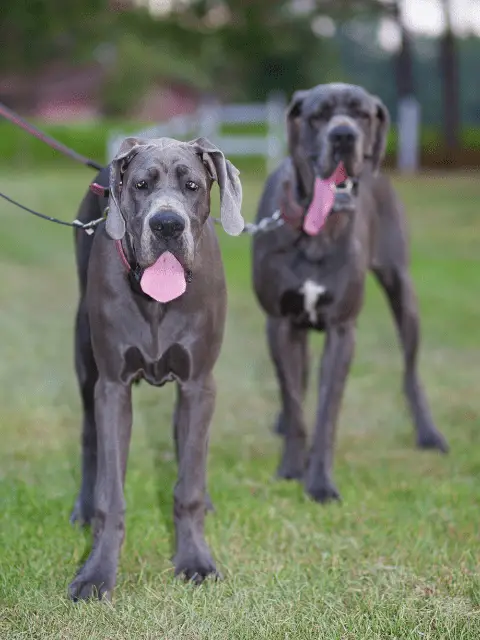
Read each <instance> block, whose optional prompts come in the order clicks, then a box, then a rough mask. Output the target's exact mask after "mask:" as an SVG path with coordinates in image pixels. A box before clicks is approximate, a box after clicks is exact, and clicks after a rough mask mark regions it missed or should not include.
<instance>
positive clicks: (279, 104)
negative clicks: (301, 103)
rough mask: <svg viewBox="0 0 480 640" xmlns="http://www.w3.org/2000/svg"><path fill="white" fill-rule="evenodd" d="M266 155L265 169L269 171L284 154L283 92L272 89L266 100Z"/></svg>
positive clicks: (284, 103) (284, 104) (284, 102)
mask: <svg viewBox="0 0 480 640" xmlns="http://www.w3.org/2000/svg"><path fill="white" fill-rule="evenodd" d="M266 107H267V157H266V169H267V172H268V173H271V172H272V171H273V170H274V169H275V168H276V167H277V165H278V164H279V163H280V161H281V159H282V157H283V155H284V151H285V149H284V147H285V137H284V118H285V109H286V99H285V94H284V93H283V92H282V91H272V92H271V93H270V95H269V96H268V100H267V104H266Z"/></svg>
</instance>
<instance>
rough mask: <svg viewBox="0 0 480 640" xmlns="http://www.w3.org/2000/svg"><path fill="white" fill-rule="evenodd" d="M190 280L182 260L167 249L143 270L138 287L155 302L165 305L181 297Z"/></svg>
mask: <svg viewBox="0 0 480 640" xmlns="http://www.w3.org/2000/svg"><path fill="white" fill-rule="evenodd" d="M191 279H192V273H191V271H190V269H188V268H187V267H186V265H185V264H184V262H183V260H181V259H180V258H179V257H177V256H176V255H175V254H174V253H173V252H172V251H169V250H168V249H167V250H165V251H162V253H161V254H160V255H159V257H158V258H157V259H156V260H155V262H153V263H152V264H150V265H149V266H147V267H145V268H144V269H143V271H142V275H141V278H140V287H141V289H142V291H143V292H144V293H146V294H147V295H148V296H150V297H151V298H153V299H154V300H156V301H157V302H163V303H165V302H171V301H172V300H175V299H176V298H179V297H180V296H181V295H183V294H184V293H185V290H186V288H187V283H188V282H191Z"/></svg>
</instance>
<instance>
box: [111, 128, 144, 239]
mask: <svg viewBox="0 0 480 640" xmlns="http://www.w3.org/2000/svg"><path fill="white" fill-rule="evenodd" d="M145 144H146V142H145V141H144V140H139V139H138V138H125V140H124V141H123V142H122V144H121V145H120V149H119V150H118V152H117V155H116V156H115V158H114V159H113V160H112V162H111V165H110V183H109V192H110V198H109V202H108V215H107V221H106V223H105V229H106V231H107V233H108V235H109V236H110V237H111V238H112V239H113V240H121V239H122V238H123V236H124V235H125V220H124V218H123V216H122V213H121V211H120V205H119V201H120V192H121V189H122V180H123V174H124V173H125V171H126V169H127V166H128V163H129V162H130V161H131V160H132V158H133V157H134V156H135V155H136V154H137V153H138V151H139V149H140V147H142V146H144V145H145Z"/></svg>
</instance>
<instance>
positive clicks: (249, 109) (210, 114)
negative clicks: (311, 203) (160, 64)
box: [106, 93, 286, 171]
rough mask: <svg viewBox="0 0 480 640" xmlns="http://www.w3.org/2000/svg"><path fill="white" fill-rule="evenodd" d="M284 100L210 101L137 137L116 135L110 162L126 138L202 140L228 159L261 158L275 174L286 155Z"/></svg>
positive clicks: (109, 144) (109, 150)
mask: <svg viewBox="0 0 480 640" xmlns="http://www.w3.org/2000/svg"><path fill="white" fill-rule="evenodd" d="M285 108H286V100H285V96H284V94H282V93H273V94H272V95H271V96H269V99H268V100H267V102H265V103H252V104H220V103H218V102H214V101H209V102H205V103H203V104H201V105H200V106H199V108H198V109H197V111H196V112H195V113H193V114H191V115H179V116H174V117H173V118H171V119H170V120H169V121H168V122H163V123H159V124H158V125H154V126H153V127H149V128H148V129H144V130H143V131H138V132H136V133H135V134H126V133H124V132H122V131H113V132H112V133H111V134H110V136H109V138H108V142H107V150H106V151H107V158H108V161H109V162H110V161H111V160H112V158H113V157H114V156H115V154H116V153H117V151H118V149H119V147H120V145H121V143H122V140H124V139H125V138H126V137H127V135H135V136H138V137H140V138H161V137H171V138H178V139H180V140H187V139H192V138H196V137H200V136H203V137H205V138H208V139H209V140H210V141H211V142H213V143H214V144H216V145H217V146H218V147H219V148H220V149H221V150H222V151H223V152H224V153H225V155H227V156H246V157H251V156H260V157H263V158H264V159H265V162H266V168H267V170H268V171H272V170H273V168H274V167H275V166H276V165H277V164H278V163H279V162H280V160H281V159H282V157H283V155H284V153H285V127H284V117H285V116H284V114H285ZM229 125H230V126H231V125H265V130H264V132H262V133H260V134H258V135H253V134H248V135H245V134H244V133H242V132H241V131H240V132H238V133H228V134H224V133H223V132H222V130H223V128H224V127H225V126H229Z"/></svg>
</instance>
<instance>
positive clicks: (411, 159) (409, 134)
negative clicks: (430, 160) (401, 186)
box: [397, 96, 420, 173]
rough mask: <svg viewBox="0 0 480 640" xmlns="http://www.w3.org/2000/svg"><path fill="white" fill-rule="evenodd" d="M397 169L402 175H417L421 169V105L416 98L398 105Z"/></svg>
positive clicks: (409, 97)
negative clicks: (419, 168)
mask: <svg viewBox="0 0 480 640" xmlns="http://www.w3.org/2000/svg"><path fill="white" fill-rule="evenodd" d="M397 131H398V151H397V167H398V169H399V171H401V172H402V173H416V172H417V171H418V167H419V138H420V103H419V102H418V100H417V99H416V98H415V97H414V96H407V97H405V98H402V100H400V102H399V103H398V118H397Z"/></svg>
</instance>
